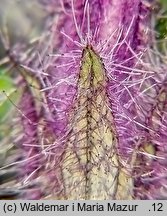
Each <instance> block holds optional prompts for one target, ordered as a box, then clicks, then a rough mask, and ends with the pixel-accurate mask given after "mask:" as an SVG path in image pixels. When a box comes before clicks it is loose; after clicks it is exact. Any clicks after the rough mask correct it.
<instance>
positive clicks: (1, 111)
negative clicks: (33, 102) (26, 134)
mask: <svg viewBox="0 0 167 216" xmlns="http://www.w3.org/2000/svg"><path fill="white" fill-rule="evenodd" d="M22 91H23V90H21V89H18V90H15V91H13V92H11V93H10V94H9V95H8V96H7V95H6V98H5V99H4V100H3V101H1V103H0V123H2V122H3V121H4V120H5V119H6V118H7V116H8V115H9V114H11V112H12V110H13V109H15V108H16V107H15V105H16V106H17V104H18V103H19V101H20V98H21V95H22ZM4 95H5V93H4Z"/></svg>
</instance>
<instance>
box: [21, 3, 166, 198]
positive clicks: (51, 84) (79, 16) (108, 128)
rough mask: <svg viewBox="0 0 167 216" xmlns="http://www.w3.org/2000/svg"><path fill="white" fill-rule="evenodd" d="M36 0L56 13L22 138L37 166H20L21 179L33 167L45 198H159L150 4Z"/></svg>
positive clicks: (156, 74) (158, 70)
mask: <svg viewBox="0 0 167 216" xmlns="http://www.w3.org/2000/svg"><path fill="white" fill-rule="evenodd" d="M41 2H42V3H43V4H44V5H45V8H46V9H48V10H49V11H50V12H51V13H52V14H53V13H54V12H56V13H55V14H54V16H50V18H49V20H50V23H51V29H50V39H49V40H48V38H47V41H44V42H43V43H42V45H40V50H41V51H40V55H41V59H42V69H43V70H42V69H41V68H39V65H36V67H35V69H36V71H37V72H38V74H37V75H38V77H39V80H40V83H41V92H42V100H43V105H42V112H41V116H40V120H39V121H38V123H37V124H38V126H37V127H36V126H35V128H33V126H32V125H31V126H30V125H29V124H27V125H26V127H27V129H26V131H30V130H32V131H31V132H30V135H29V136H28V137H27V140H25V142H27V141H28V139H29V138H31V140H32V143H33V145H34V147H35V146H39V148H38V147H37V148H30V149H31V154H28V157H30V158H31V155H33V154H34V155H38V151H40V153H39V154H40V158H42V162H41V161H40V162H39V161H38V160H37V162H38V163H37V167H36V166H35V167H34V164H36V163H34V161H33V160H32V162H33V163H32V164H31V163H29V162H27V166H26V167H27V168H26V169H27V170H31V172H30V173H29V171H26V172H27V174H28V176H31V174H32V173H33V174H34V172H35V170H36V169H37V172H35V175H33V178H34V179H36V181H37V182H38V181H40V184H42V186H41V188H43V193H45V194H44V195H43V196H44V197H45V198H55V199H158V198H159V199H161V198H165V197H166V160H165V158H166V140H167V139H166V129H167V126H166V118H167V116H166V113H167V112H166V97H167V96H166V95H167V94H166V93H167V91H166V88H165V83H166V75H165V73H164V72H163V71H164V68H163V66H164V64H162V65H158V66H157V65H155V64H154V57H155V55H154V54H153V50H151V49H150V47H151V39H152V32H151V25H150V17H151V12H150V10H151V4H150V3H149V1H142V0H121V1H118V0H92V1H89V0H80V1H78V0H62V1H56V0H55V1H54V0H50V1H41ZM46 52H49V54H48V55H46ZM162 60H163V59H161V61H162ZM35 69H34V70H35ZM22 109H23V110H24V109H25V110H26V109H29V107H28V106H27V108H26V107H23V108H22ZM31 117H32V116H31ZM28 118H30V117H28ZM35 118H36V117H35ZM37 119H38V117H37ZM41 119H42V124H41ZM32 121H34V122H36V121H35V120H32ZM29 126H30V127H29ZM26 127H25V128H26ZM31 127H32V128H31ZM36 130H37V131H38V130H39V131H40V133H37V134H36ZM32 136H33V137H34V136H35V137H36V138H37V137H38V139H36V138H35V140H34V138H32ZM39 137H40V138H39ZM28 142H29V141H28ZM29 151H30V150H27V152H29ZM34 151H35V152H34ZM36 151H37V152H36ZM30 161H31V160H30ZM32 165H33V168H32ZM38 169H39V170H38ZM28 178H29V177H28ZM30 179H32V178H30ZM27 181H28V180H27ZM33 181H34V180H33Z"/></svg>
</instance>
